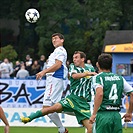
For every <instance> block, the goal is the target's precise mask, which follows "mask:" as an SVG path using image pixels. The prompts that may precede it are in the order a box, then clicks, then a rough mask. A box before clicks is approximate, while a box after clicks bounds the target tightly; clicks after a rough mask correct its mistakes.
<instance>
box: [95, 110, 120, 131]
mask: <svg viewBox="0 0 133 133" xmlns="http://www.w3.org/2000/svg"><path fill="white" fill-rule="evenodd" d="M95 130H96V133H122V123H121V115H120V114H119V112H118V111H99V112H98V113H97V116H96V125H95Z"/></svg>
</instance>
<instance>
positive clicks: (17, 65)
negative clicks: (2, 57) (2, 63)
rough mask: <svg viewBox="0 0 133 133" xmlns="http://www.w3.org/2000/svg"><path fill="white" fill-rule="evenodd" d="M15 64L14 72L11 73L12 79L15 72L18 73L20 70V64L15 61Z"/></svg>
mask: <svg viewBox="0 0 133 133" xmlns="http://www.w3.org/2000/svg"><path fill="white" fill-rule="evenodd" d="M15 64H16V65H15V67H14V71H13V76H14V77H16V74H17V72H18V71H19V70H20V68H21V64H20V62H19V61H16V63H15Z"/></svg>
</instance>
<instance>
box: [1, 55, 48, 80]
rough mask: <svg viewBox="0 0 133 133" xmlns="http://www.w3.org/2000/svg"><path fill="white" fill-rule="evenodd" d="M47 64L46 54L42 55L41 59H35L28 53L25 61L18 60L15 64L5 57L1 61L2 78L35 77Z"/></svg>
mask: <svg viewBox="0 0 133 133" xmlns="http://www.w3.org/2000/svg"><path fill="white" fill-rule="evenodd" d="M46 65H47V60H46V59H45V55H41V56H40V59H39V60H33V59H32V58H31V57H30V55H26V59H25V61H19V60H17V61H16V62H15V64H14V65H13V63H12V62H11V61H9V59H8V58H5V59H4V60H3V61H1V63H0V78H3V79H7V78H18V79H25V78H27V79H35V76H36V74H37V73H38V72H40V71H41V70H43V69H45V68H46Z"/></svg>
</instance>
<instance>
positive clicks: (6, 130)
mask: <svg viewBox="0 0 133 133" xmlns="http://www.w3.org/2000/svg"><path fill="white" fill-rule="evenodd" d="M4 133H9V125H6V126H5V127H4Z"/></svg>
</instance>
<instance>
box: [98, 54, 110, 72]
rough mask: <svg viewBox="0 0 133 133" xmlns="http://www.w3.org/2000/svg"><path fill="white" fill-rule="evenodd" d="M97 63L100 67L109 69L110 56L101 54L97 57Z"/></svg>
mask: <svg viewBox="0 0 133 133" xmlns="http://www.w3.org/2000/svg"><path fill="white" fill-rule="evenodd" d="M98 64H99V67H100V68H101V69H105V70H111V67H112V56H111V55H110V54H105V53H103V54H101V55H99V57H98Z"/></svg>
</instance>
